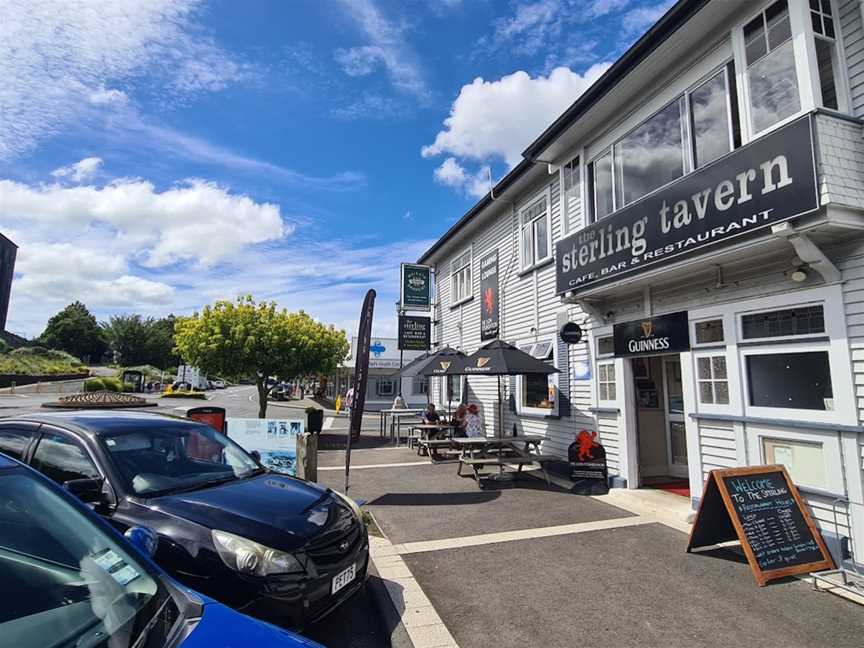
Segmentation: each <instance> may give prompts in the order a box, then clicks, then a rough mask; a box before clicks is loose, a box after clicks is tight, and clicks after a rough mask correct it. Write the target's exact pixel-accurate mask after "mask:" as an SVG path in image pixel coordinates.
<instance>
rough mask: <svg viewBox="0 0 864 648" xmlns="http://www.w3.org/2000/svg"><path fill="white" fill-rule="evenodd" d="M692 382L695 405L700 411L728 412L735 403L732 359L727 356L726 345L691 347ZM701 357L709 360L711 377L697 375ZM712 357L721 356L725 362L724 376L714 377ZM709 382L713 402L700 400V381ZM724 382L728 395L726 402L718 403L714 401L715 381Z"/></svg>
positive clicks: (712, 412)
mask: <svg viewBox="0 0 864 648" xmlns="http://www.w3.org/2000/svg"><path fill="white" fill-rule="evenodd" d="M692 355H693V382H694V389H695V396H696V403H697V407H698V408H699V411H700V412H704V413H706V414H722V413H728V412H729V411H730V408H732V407H733V406H734V405H735V393H734V388H733V385H734V382H733V380H732V376H731V373H732V361H731V359H730V358H729V354H728V353H727V352H726V347H725V346H723V347H716V346H715V347H714V348H701V349H695V348H694V349H693V353H692ZM701 358H709V359H710V361H711V377H710V378H701V377H700V376H699V360H700V359H701ZM714 358H723V360H724V361H725V363H726V378H715V377H714V365H713V359H714ZM705 382H707V383H711V393H712V396H713V397H714V402H712V403H705V402H703V401H702V392H701V390H700V387H701V384H702V383H705ZM718 382H725V383H726V390H727V392H728V395H729V402H728V403H718V402H716V388H715V383H718Z"/></svg>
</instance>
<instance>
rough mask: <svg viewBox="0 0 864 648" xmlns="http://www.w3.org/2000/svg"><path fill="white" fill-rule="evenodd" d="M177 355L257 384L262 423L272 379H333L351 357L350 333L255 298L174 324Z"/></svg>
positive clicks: (218, 304)
mask: <svg viewBox="0 0 864 648" xmlns="http://www.w3.org/2000/svg"><path fill="white" fill-rule="evenodd" d="M174 328H175V335H174V340H175V343H176V345H177V346H176V350H177V352H178V353H179V354H180V356H181V357H182V358H183V359H184V360H185V361H186V362H188V363H189V364H191V365H193V366H195V367H198V368H199V369H201V370H202V371H204V372H206V373H208V374H213V375H220V376H229V377H232V378H239V377H243V376H250V377H253V378H254V379H255V386H256V387H257V390H258V417H259V418H264V417H265V416H266V415H267V396H268V394H269V392H270V390H269V389H268V388H267V378H268V377H270V376H273V377H276V378H290V377H293V376H300V375H303V374H328V373H331V372H333V371H334V370H335V369H336V366H337V364H338V363H339V361H340V360H342V359H343V358H344V357H345V355H346V354H347V353H348V341H347V339H346V338H345V332H344V331H340V330H337V329H336V328H334V327H333V326H326V325H324V324H321V323H319V322H316V321H315V320H314V319H312V318H311V317H310V316H309V315H307V314H306V313H304V312H303V311H299V312H297V313H289V312H288V311H287V310H284V309H282V310H279V309H277V308H276V304H275V303H274V302H262V303H260V304H258V303H256V302H255V300H254V299H253V298H252V296H251V295H247V296H246V297H239V298H238V299H237V300H236V302H230V301H218V302H216V303H215V304H214V305H213V306H205V307H204V309H203V311H202V312H201V313H200V314H199V313H195V315H193V316H192V317H184V318H178V319H177V321H176V323H175V327H174Z"/></svg>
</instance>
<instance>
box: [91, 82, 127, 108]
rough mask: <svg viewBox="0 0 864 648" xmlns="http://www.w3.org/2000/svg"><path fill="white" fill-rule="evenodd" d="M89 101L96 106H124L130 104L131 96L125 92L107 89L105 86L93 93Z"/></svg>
mask: <svg viewBox="0 0 864 648" xmlns="http://www.w3.org/2000/svg"><path fill="white" fill-rule="evenodd" d="M88 99H89V101H90V103H91V104H93V105H94V106H110V105H121V106H122V105H126V104H127V103H129V96H128V95H127V94H126V93H125V92H123V91H122V90H117V89H116V88H106V87H105V86H102V87H101V88H99V89H98V90H94V91H93V92H91V93H90V95H89V96H88Z"/></svg>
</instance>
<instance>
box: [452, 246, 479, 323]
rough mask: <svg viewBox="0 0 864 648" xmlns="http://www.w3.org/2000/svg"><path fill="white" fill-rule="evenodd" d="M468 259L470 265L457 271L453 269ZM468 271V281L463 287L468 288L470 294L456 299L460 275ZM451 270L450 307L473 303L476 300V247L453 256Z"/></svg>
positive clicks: (462, 266) (463, 266)
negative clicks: (458, 263)
mask: <svg viewBox="0 0 864 648" xmlns="http://www.w3.org/2000/svg"><path fill="white" fill-rule="evenodd" d="M466 256H467V257H468V263H467V264H465V265H461V266H459V267H458V268H457V269H456V270H454V269H453V266H454V264H455V263H456V262H457V261H461V260H462V259H464V258H465V257H466ZM466 268H467V269H468V281H467V283H465V284H463V285H467V286H468V293H467V294H466V295H462V296H459V297H458V298H457V297H456V290H455V286H456V281H457V276H458V274H459V273H463V272H464V271H465V269H466ZM449 269H450V307H451V308H453V307H454V306H458V305H459V304H464V303H465V302H468V301H471V300H472V299H474V246H473V245H469V246H468V247H467V248H465V249H464V250H462V251H461V252H460V253H459V254H456V255H454V256H453V258H452V259H451V260H450V263H449Z"/></svg>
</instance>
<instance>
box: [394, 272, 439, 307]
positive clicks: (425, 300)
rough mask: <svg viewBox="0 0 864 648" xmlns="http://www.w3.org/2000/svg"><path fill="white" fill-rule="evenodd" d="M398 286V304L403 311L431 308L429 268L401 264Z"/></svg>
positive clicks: (430, 276)
mask: <svg viewBox="0 0 864 648" xmlns="http://www.w3.org/2000/svg"><path fill="white" fill-rule="evenodd" d="M399 286H400V290H399V304H400V305H401V308H402V309H403V310H429V309H430V308H431V307H432V268H430V267H429V266H424V265H415V264H412V263H403V264H402V272H401V277H400V282H399Z"/></svg>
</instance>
